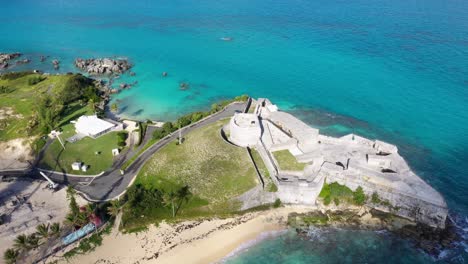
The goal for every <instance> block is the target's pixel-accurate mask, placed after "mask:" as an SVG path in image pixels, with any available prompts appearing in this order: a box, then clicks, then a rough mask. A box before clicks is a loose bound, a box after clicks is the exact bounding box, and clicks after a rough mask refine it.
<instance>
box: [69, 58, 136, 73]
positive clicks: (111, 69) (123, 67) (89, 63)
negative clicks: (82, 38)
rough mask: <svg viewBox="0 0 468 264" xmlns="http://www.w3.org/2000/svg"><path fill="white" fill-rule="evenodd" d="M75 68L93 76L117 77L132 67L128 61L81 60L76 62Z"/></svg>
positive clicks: (107, 59) (109, 59) (105, 59)
mask: <svg viewBox="0 0 468 264" xmlns="http://www.w3.org/2000/svg"><path fill="white" fill-rule="evenodd" d="M75 66H76V67H77V68H78V69H80V70H82V71H85V72H87V73H88V74H92V75H116V74H122V73H124V72H126V71H128V70H129V69H130V68H131V67H132V65H131V64H130V63H129V62H128V60H127V59H111V58H96V59H81V58H78V59H76V60H75Z"/></svg>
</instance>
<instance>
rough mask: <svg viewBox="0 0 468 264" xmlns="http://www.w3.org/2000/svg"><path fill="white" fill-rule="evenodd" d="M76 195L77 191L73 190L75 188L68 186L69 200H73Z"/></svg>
mask: <svg viewBox="0 0 468 264" xmlns="http://www.w3.org/2000/svg"><path fill="white" fill-rule="evenodd" d="M75 194H76V191H75V189H73V187H71V186H68V187H67V198H68V199H71V198H72V197H73V196H75Z"/></svg>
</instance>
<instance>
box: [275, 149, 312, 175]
mask: <svg viewBox="0 0 468 264" xmlns="http://www.w3.org/2000/svg"><path fill="white" fill-rule="evenodd" d="M273 156H275V159H276V161H278V165H279V167H280V169H281V170H289V171H302V170H304V168H305V166H306V165H307V164H306V163H299V162H297V160H296V158H295V157H294V156H293V155H292V154H291V152H289V150H280V151H275V152H273Z"/></svg>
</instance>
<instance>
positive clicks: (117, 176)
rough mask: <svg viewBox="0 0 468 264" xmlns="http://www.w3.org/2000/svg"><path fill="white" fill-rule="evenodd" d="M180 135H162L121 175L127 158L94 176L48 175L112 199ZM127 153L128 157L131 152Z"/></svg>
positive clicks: (235, 107) (239, 107)
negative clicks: (155, 155) (148, 161)
mask: <svg viewBox="0 0 468 264" xmlns="http://www.w3.org/2000/svg"><path fill="white" fill-rule="evenodd" d="M245 106H246V104H245V103H234V104H231V105H229V106H227V107H226V108H225V110H224V111H222V112H218V113H216V114H213V115H211V116H210V117H208V118H206V119H204V120H202V121H200V122H198V123H195V124H192V125H189V126H187V127H185V128H183V130H182V135H185V134H187V133H189V132H191V131H193V130H195V129H197V128H200V127H203V126H206V125H208V124H212V123H214V122H216V121H219V120H221V119H224V118H227V117H231V116H232V115H234V113H235V112H242V111H244V109H245ZM153 131H154V129H151V130H148V131H147V133H146V136H145V140H144V142H143V143H142V144H141V146H140V148H141V147H143V146H144V144H146V142H148V140H149V138H150V137H151V136H152V134H153V133H152V132H153ZM178 136H179V133H178V132H174V133H172V134H171V135H170V136H169V137H165V138H164V139H162V140H160V141H158V142H157V143H155V144H154V145H152V146H151V147H150V148H148V149H147V150H146V151H145V152H143V153H142V154H141V155H140V156H139V157H138V158H137V159H136V160H135V161H134V162H133V163H132V164H131V165H130V166H129V167H128V168H127V170H126V171H125V173H124V175H121V173H120V167H121V164H123V162H124V161H125V160H126V159H123V160H122V159H121V160H119V161H118V162H116V164H114V166H113V167H112V168H111V169H110V170H109V171H107V172H105V173H104V174H103V175H102V176H99V177H97V178H95V179H93V178H91V177H71V176H63V175H58V174H53V175H50V177H51V178H52V179H53V180H54V181H57V182H60V183H64V184H69V185H71V186H73V187H74V188H75V189H76V190H77V191H79V192H81V193H82V194H84V196H85V197H86V198H87V199H88V200H91V201H105V200H110V199H113V198H115V197H117V196H119V195H121V194H123V193H124V192H125V190H126V188H127V187H128V185H129V184H130V182H131V181H132V180H133V178H134V177H136V175H137V174H138V172H139V171H140V169H141V168H142V167H143V165H144V164H145V162H146V161H147V160H148V159H149V158H150V157H151V156H152V155H153V154H154V153H156V152H157V151H158V150H160V149H161V148H162V147H164V146H165V145H166V144H168V143H170V142H173V141H174V140H176V139H177V137H178ZM131 152H132V153H137V152H138V149H137V150H133V151H131ZM130 154H131V153H129V154H128V155H127V157H131V156H133V154H132V155H130Z"/></svg>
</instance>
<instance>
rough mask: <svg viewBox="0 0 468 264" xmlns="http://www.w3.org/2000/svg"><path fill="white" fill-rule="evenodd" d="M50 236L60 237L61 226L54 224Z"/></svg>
mask: <svg viewBox="0 0 468 264" xmlns="http://www.w3.org/2000/svg"><path fill="white" fill-rule="evenodd" d="M50 234H51V235H52V236H58V235H59V234H60V224H59V223H53V224H52V225H51V226H50Z"/></svg>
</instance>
